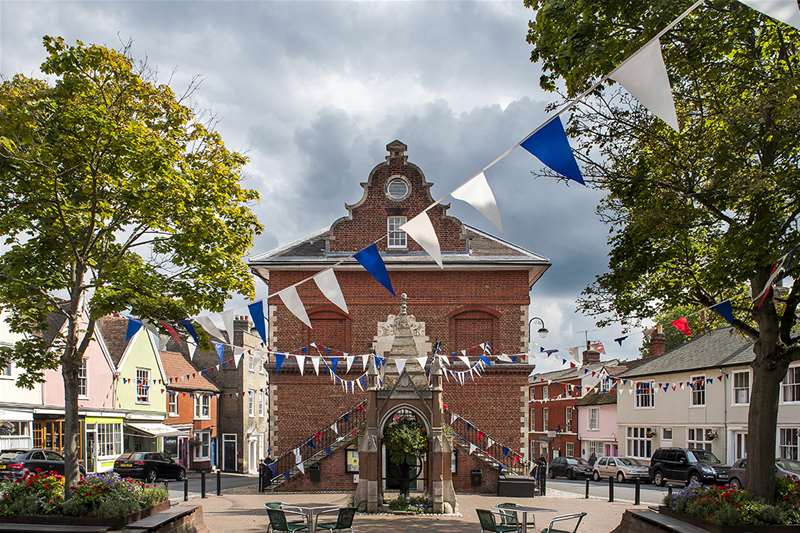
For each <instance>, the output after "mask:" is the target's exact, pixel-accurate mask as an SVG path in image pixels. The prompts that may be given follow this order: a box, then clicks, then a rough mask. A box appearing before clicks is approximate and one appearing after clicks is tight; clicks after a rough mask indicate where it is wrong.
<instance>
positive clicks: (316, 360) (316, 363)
mask: <svg viewBox="0 0 800 533" xmlns="http://www.w3.org/2000/svg"><path fill="white" fill-rule="evenodd" d="M319 359H320V358H319V357H317V356H314V357H312V358H311V364H312V365H314V373H315V374H316V375H318V376H319Z"/></svg>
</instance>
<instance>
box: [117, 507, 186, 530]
mask: <svg viewBox="0 0 800 533" xmlns="http://www.w3.org/2000/svg"><path fill="white" fill-rule="evenodd" d="M198 507H200V506H199V505H191V506H180V507H173V508H172V509H170V510H169V511H162V512H160V513H155V514H151V515H150V516H148V517H147V518H142V519H141V520H137V521H136V522H132V523H130V524H128V525H126V526H125V530H126V531H156V530H158V528H160V527H162V526H164V525H166V524H168V523H170V522H172V521H174V520H178V519H180V518H183V517H184V516H187V515H190V514H192V513H193V512H194V511H195V509H197V508H198ZM103 531H105V530H103Z"/></svg>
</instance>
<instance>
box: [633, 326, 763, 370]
mask: <svg viewBox="0 0 800 533" xmlns="http://www.w3.org/2000/svg"><path fill="white" fill-rule="evenodd" d="M752 346H753V342H752V341H750V340H748V339H745V338H744V337H742V335H741V334H739V333H738V332H737V331H736V330H735V329H734V328H720V329H716V330H714V331H710V332H708V333H706V334H705V335H702V336H700V337H697V338H696V339H694V340H693V341H691V342H688V343H686V344H684V345H682V346H679V347H678V348H675V349H673V350H670V351H669V352H667V353H665V354H664V355H662V356H660V357H655V358H653V359H645V360H644V361H645V362H643V363H641V364H639V365H638V366H636V367H635V368H633V369H631V370H629V371H628V372H625V373H624V374H622V375H621V377H623V378H629V377H637V376H647V375H651V374H666V373H670V372H683V371H689V370H698V369H702V368H713V367H721V366H732V365H742V364H748V363H750V362H751V361H752V360H753V358H754V357H755V355H754V354H753V349H752Z"/></svg>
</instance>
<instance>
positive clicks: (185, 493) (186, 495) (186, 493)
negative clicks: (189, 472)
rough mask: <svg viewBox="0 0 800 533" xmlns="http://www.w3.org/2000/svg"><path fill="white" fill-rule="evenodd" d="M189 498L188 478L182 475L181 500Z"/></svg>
mask: <svg viewBox="0 0 800 533" xmlns="http://www.w3.org/2000/svg"><path fill="white" fill-rule="evenodd" d="M187 500H189V478H188V477H187V476H185V475H184V477H183V501H187Z"/></svg>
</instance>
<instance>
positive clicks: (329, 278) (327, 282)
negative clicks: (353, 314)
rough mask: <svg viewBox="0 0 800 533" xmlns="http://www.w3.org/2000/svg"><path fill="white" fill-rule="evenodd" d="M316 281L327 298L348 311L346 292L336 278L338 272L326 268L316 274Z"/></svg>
mask: <svg viewBox="0 0 800 533" xmlns="http://www.w3.org/2000/svg"><path fill="white" fill-rule="evenodd" d="M314 283H316V284H317V287H319V290H320V292H321V293H322V295H323V296H325V298H327V299H328V300H329V301H330V302H331V303H332V304H333V305H335V306H336V307H338V308H339V309H341V310H342V311H344V312H345V313H347V312H348V311H347V302H345V301H344V294H342V289H341V287H339V281H338V280H337V279H336V274H335V273H334V272H333V269H332V268H326V269H325V270H323V271H322V272H318V273H317V274H315V275H314Z"/></svg>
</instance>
